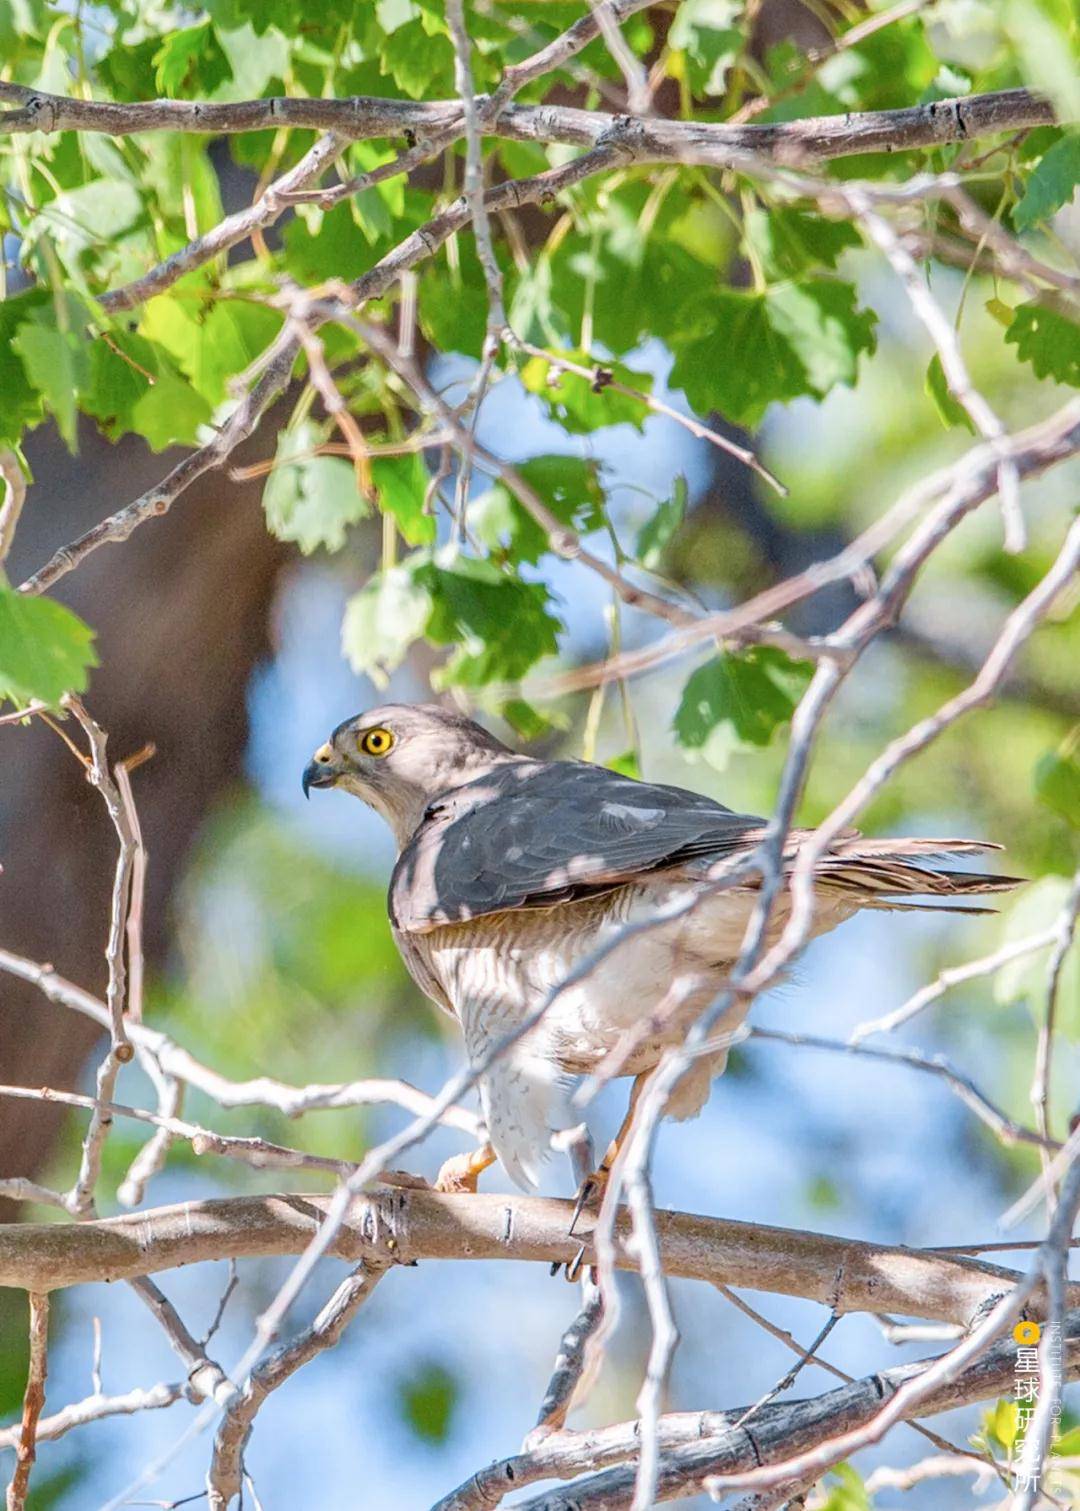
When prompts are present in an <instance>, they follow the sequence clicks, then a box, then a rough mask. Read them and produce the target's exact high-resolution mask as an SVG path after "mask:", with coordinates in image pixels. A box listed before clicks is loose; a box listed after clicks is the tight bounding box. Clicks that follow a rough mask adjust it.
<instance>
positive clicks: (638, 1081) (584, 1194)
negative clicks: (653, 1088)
mask: <svg viewBox="0 0 1080 1511" xmlns="http://www.w3.org/2000/svg"><path fill="white" fill-rule="evenodd" d="M647 1079H648V1076H647V1075H646V1074H644V1073H643V1074H642V1075H639V1076H635V1077H634V1084H633V1086H631V1088H630V1104H629V1106H628V1107H627V1109H626V1116H625V1117H624V1118H623V1120H622V1122H621V1124H620V1125H619V1131H618V1133H617V1134H616V1135H615V1137H614V1138H613V1139H612V1141H611V1143H610V1144H609V1145H608V1147H607V1153H606V1154H605V1155H604V1157H603V1159H602V1160H601V1161H600V1163H599V1165H597V1167H596V1169H595V1170H593V1171H591V1172H590V1173H589V1174H588V1175H586V1176H585V1179H584V1180H583V1181H582V1182H581V1185H580V1186H579V1187H578V1193H577V1197H576V1199H575V1201H574V1211H573V1215H572V1216H571V1218H570V1228H569V1232H570V1235H571V1237H572V1236H573V1233H574V1229H575V1228H576V1227H577V1225H578V1221H579V1219H580V1217H581V1214H582V1212H583V1211H584V1210H585V1208H586V1207H592V1206H598V1205H599V1204H600V1202H601V1201H602V1200H603V1197H604V1192H605V1190H606V1189H607V1183H608V1181H609V1180H610V1178H611V1167H612V1166H613V1165H614V1163H615V1161H616V1159H617V1158H618V1155H619V1150H620V1149H621V1148H622V1146H623V1144H624V1143H625V1142H626V1138H627V1135H628V1134H629V1132H630V1128H631V1125H632V1123H633V1121H634V1112H635V1110H636V1108H637V1104H638V1098H639V1097H640V1096H641V1093H642V1091H643V1090H644V1089H645V1082H646V1080H647Z"/></svg>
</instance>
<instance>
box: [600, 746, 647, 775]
mask: <svg viewBox="0 0 1080 1511" xmlns="http://www.w3.org/2000/svg"><path fill="white" fill-rule="evenodd" d="M604 765H605V766H606V767H607V769H608V770H609V771H617V772H618V773H619V775H620V776H630V777H633V778H634V780H635V781H636V782H640V780H641V762H640V761H639V760H638V753H637V751H636V750H624V751H623V753H622V755H617V756H612V758H611V760H610V761H605V762H604Z"/></svg>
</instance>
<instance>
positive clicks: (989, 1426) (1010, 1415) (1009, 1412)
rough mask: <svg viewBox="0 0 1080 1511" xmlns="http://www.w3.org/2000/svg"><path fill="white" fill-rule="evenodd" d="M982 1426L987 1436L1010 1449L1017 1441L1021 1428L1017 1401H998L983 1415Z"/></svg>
mask: <svg viewBox="0 0 1080 1511" xmlns="http://www.w3.org/2000/svg"><path fill="white" fill-rule="evenodd" d="M982 1427H983V1431H984V1432H985V1433H986V1435H987V1437H989V1438H991V1439H993V1441H994V1442H995V1443H1000V1445H1001V1447H1002V1448H1005V1449H1010V1448H1012V1447H1013V1445H1014V1444H1015V1443H1016V1440H1017V1437H1018V1436H1019V1433H1020V1429H1019V1425H1018V1421H1017V1410H1016V1402H1015V1401H1008V1400H1002V1401H997V1402H995V1404H994V1405H993V1406H991V1407H989V1408H988V1409H987V1410H986V1411H984V1412H983V1416H982Z"/></svg>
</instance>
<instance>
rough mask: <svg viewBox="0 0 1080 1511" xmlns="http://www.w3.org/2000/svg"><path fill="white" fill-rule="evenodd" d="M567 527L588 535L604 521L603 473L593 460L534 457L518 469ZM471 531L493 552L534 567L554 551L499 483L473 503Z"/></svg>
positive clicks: (526, 514)
mask: <svg viewBox="0 0 1080 1511" xmlns="http://www.w3.org/2000/svg"><path fill="white" fill-rule="evenodd" d="M516 470H517V471H518V472H520V473H521V476H522V477H523V478H524V479H525V481H526V482H527V483H528V484H529V486H530V487H531V488H533V489H535V491H536V492H537V493H538V494H539V495H540V497H541V499H542V500H543V501H544V503H545V504H546V505H547V506H548V508H549V509H550V510H551V512H552V513H553V514H554V515H555V516H556V518H557V519H559V520H560V521H561V523H562V524H564V525H569V526H570V527H571V528H572V529H574V530H577V531H578V532H580V533H582V534H584V533H586V532H588V531H589V530H597V529H599V528H600V527H601V525H602V524H603V522H604V516H603V502H604V494H603V489H602V488H601V486H600V471H599V467H598V466H597V464H596V463H595V462H593V461H586V460H585V459H584V458H583V457H576V456H535V457H532V458H531V460H529V461H527V462H521V463H519V464H518V466H517V469H516ZM469 527H470V529H471V530H472V531H473V533H474V535H475V536H476V538H477V539H478V540H479V541H480V542H481V543H482V544H483V545H485V546H488V547H489V548H490V549H491V550H492V551H493V552H498V551H502V552H504V553H505V554H506V556H507V558H508V559H509V560H510V561H512V562H515V563H518V562H529V563H531V564H532V565H535V564H536V563H537V562H538V561H539V560H540V558H541V556H543V555H544V553H545V552H546V551H548V550H550V544H549V541H548V537H547V532H546V531H545V530H544V529H543V527H542V526H540V525H538V524H537V523H536V521H535V520H534V519H533V517H532V515H531V514H529V513H527V512H526V510H525V508H524V507H523V506H522V505H521V504H520V503H519V502H518V500H517V498H515V496H514V495H513V494H512V493H511V491H510V489H509V488H508V487H507V485H506V484H505V483H503V482H501V481H497V482H495V483H493V484H492V486H491V487H490V488H489V489H488V490H487V491H486V492H485V493H483V494H481V495H479V497H477V498H475V499H473V500H472V501H471V502H470V504H469Z"/></svg>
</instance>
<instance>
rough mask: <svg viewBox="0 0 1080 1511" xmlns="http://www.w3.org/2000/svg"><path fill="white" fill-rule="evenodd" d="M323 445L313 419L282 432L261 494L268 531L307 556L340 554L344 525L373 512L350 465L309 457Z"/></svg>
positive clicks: (341, 459) (334, 459)
mask: <svg viewBox="0 0 1080 1511" xmlns="http://www.w3.org/2000/svg"><path fill="white" fill-rule="evenodd" d="M323 440H324V431H323V429H322V428H321V427H320V426H318V425H316V424H315V423H314V422H313V421H311V420H302V421H301V422H300V423H299V424H298V425H294V426H291V427H289V428H288V429H285V430H283V431H282V432H281V435H280V436H279V437H278V444H277V455H276V457H275V459H274V469H273V471H272V472H271V473H270V476H269V477H268V478H267V480H266V487H265V488H264V489H263V508H264V509H265V511H266V523H267V525H268V527H269V528H270V530H271V531H272V532H273V534H275V535H276V536H277V538H278V539H279V540H292V541H295V542H296V544H297V545H298V546H299V547H300V549H301V551H303V553H304V555H305V556H310V555H311V553H312V551H316V550H318V548H319V547H320V546H325V547H326V548H327V550H329V551H339V550H340V549H341V547H342V546H343V545H344V544H345V534H346V530H347V528H348V526H349V525H354V524H356V523H357V521H358V520H361V519H364V518H365V517H366V516H367V515H369V514H370V513H371V506H370V504H369V503H368V501H367V499H366V498H365V497H364V495H363V494H362V493H361V492H360V490H359V488H358V487H357V486H356V474H355V471H354V469H353V465H352V463H351V462H349V461H346V460H345V458H344V457H336V456H312V455H311V452H313V451H314V450H316V449H317V448H318V447H319V446H320V445H321V444H322V442H323ZM294 458H295V460H293V459H294Z"/></svg>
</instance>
